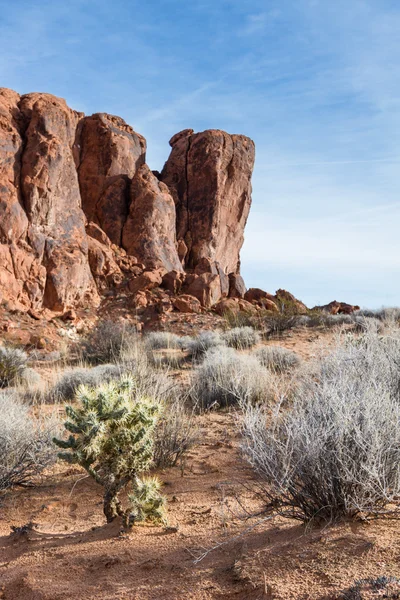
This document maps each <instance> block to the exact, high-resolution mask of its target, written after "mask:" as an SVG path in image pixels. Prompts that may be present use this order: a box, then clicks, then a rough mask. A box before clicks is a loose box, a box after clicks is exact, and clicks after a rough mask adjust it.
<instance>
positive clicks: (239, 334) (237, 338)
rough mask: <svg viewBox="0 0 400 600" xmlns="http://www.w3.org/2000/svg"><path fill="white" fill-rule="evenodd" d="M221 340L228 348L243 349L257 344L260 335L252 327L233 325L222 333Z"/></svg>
mask: <svg viewBox="0 0 400 600" xmlns="http://www.w3.org/2000/svg"><path fill="white" fill-rule="evenodd" d="M222 340H223V341H224V342H225V344H226V345H227V346H229V347H230V348H236V349H237V350H245V349H247V348H252V347H253V346H255V345H256V344H259V343H260V341H261V336H260V334H259V333H258V331H256V330H255V329H253V327H234V328H233V329H228V330H227V331H225V332H224V333H223V334H222Z"/></svg>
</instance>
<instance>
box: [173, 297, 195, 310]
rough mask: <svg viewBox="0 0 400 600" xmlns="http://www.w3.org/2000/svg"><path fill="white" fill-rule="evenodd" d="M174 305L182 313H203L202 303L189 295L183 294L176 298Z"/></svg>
mask: <svg viewBox="0 0 400 600" xmlns="http://www.w3.org/2000/svg"><path fill="white" fill-rule="evenodd" d="M172 304H173V306H174V308H176V310H178V311H179V312H181V313H199V312H201V304H200V301H199V300H198V299H197V298H195V297H194V296H190V295H189V294H182V296H178V297H177V298H174V299H173V301H172Z"/></svg>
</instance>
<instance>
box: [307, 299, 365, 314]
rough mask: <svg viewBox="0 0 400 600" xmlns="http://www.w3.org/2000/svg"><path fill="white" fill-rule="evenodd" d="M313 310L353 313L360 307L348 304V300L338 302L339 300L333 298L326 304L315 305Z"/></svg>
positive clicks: (331, 312)
mask: <svg viewBox="0 0 400 600" xmlns="http://www.w3.org/2000/svg"><path fill="white" fill-rule="evenodd" d="M312 310H318V311H322V312H327V313H330V314H331V315H351V314H353V313H354V312H355V311H357V310H360V307H359V306H356V305H352V304H347V303H346V302H338V301H337V300H333V301H332V302H329V304H325V305H324V306H314V308H313V309H312Z"/></svg>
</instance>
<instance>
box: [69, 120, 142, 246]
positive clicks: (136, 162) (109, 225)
mask: <svg viewBox="0 0 400 600" xmlns="http://www.w3.org/2000/svg"><path fill="white" fill-rule="evenodd" d="M77 137H78V140H79V154H78V155H77V163H78V173H79V185H80V190H81V196H82V207H83V210H84V212H85V214H86V216H87V218H88V219H89V221H93V222H95V223H98V224H99V225H100V226H101V228H102V229H103V231H105V233H106V234H107V235H108V237H109V238H110V240H111V241H112V242H113V243H114V244H116V245H118V246H120V245H121V240H122V230H123V227H124V224H125V221H126V219H127V217H128V213H129V205H130V180H131V179H132V177H134V175H135V174H136V172H137V170H138V169H139V167H141V166H142V165H143V164H144V163H145V161H146V140H145V139H144V137H143V136H141V135H139V134H138V133H136V132H135V131H134V130H133V129H132V127H130V126H129V125H127V123H125V121H124V120H123V119H121V118H120V117H114V116H113V115H107V114H104V113H101V114H95V115H92V116H91V117H85V118H83V119H82V121H81V123H80V125H79V130H78V135H77Z"/></svg>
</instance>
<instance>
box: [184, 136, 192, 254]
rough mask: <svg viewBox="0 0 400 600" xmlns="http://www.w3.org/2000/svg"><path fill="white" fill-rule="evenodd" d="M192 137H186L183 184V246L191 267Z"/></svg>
mask: <svg viewBox="0 0 400 600" xmlns="http://www.w3.org/2000/svg"><path fill="white" fill-rule="evenodd" d="M191 140H192V136H191V135H189V136H188V142H187V150H186V157H185V183H186V186H185V187H186V215H187V221H186V233H185V244H186V245H187V248H188V250H187V263H188V265H191V262H192V256H191V255H192V234H191V219H190V209H189V153H190V148H191V145H192V141H191Z"/></svg>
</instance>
